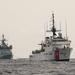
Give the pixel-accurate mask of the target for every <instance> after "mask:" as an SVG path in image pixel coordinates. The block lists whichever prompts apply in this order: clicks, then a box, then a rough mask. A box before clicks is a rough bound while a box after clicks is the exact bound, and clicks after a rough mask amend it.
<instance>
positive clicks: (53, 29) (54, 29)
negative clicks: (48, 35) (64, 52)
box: [51, 13, 56, 37]
mask: <svg viewBox="0 0 75 75" xmlns="http://www.w3.org/2000/svg"><path fill="white" fill-rule="evenodd" d="M52 25H53V26H52V29H51V31H52V32H53V37H54V36H55V35H56V33H55V32H56V28H55V26H54V13H52Z"/></svg>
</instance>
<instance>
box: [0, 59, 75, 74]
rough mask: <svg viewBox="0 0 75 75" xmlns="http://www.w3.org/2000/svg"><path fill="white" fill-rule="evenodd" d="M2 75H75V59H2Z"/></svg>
mask: <svg viewBox="0 0 75 75" xmlns="http://www.w3.org/2000/svg"><path fill="white" fill-rule="evenodd" d="M0 75H75V59H71V60H70V61H69V62H68V61H61V62H59V61H58V62H56V61H30V60H28V59H12V60H0Z"/></svg>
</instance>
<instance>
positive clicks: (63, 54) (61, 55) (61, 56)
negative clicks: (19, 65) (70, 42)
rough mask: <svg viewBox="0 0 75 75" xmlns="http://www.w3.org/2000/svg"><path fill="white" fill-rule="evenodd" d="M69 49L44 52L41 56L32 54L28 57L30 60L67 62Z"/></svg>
mask: <svg viewBox="0 0 75 75" xmlns="http://www.w3.org/2000/svg"><path fill="white" fill-rule="evenodd" d="M70 54H71V50H70V49H67V50H65V49H63V50H58V51H57V50H55V51H46V52H42V53H41V54H33V55H32V56H30V57H29V59H30V60H45V61H69V60H70Z"/></svg>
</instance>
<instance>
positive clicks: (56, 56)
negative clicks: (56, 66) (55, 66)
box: [55, 50, 59, 61]
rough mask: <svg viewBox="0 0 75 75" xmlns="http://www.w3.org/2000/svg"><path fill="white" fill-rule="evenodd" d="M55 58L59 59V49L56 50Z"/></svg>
mask: <svg viewBox="0 0 75 75" xmlns="http://www.w3.org/2000/svg"><path fill="white" fill-rule="evenodd" d="M55 60H57V61H58V60H59V50H55Z"/></svg>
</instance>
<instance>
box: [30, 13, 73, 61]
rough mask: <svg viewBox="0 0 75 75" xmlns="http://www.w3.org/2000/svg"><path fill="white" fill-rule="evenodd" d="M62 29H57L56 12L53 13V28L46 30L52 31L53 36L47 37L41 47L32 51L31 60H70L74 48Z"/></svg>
mask: <svg viewBox="0 0 75 75" xmlns="http://www.w3.org/2000/svg"><path fill="white" fill-rule="evenodd" d="M60 31H61V30H56V28H55V24H54V13H52V28H51V30H47V31H46V32H52V33H53V34H52V36H50V37H45V41H44V42H42V43H41V44H40V45H41V49H39V50H35V51H32V54H31V55H30V56H29V59H30V60H52V61H69V60H70V54H71V51H72V48H71V47H70V43H71V40H68V38H63V37H62V33H61V32H60Z"/></svg>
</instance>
